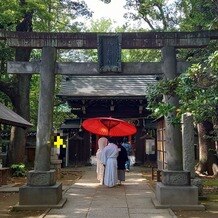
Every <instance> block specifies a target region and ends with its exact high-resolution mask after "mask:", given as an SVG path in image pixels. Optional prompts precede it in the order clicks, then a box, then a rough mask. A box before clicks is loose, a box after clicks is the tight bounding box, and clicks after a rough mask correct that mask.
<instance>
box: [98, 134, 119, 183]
mask: <svg viewBox="0 0 218 218" xmlns="http://www.w3.org/2000/svg"><path fill="white" fill-rule="evenodd" d="M108 142H109V144H108V145H107V146H106V147H105V148H104V149H103V150H102V153H101V161H102V163H103V164H104V165H105V172H104V185H106V186H108V187H113V186H115V185H117V183H118V178H117V156H118V154H119V149H118V147H117V145H116V144H115V142H116V140H115V139H114V138H109V139H108Z"/></svg>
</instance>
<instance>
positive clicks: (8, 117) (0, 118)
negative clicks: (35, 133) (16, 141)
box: [0, 103, 32, 128]
mask: <svg viewBox="0 0 218 218" xmlns="http://www.w3.org/2000/svg"><path fill="white" fill-rule="evenodd" d="M0 123H3V124H8V125H12V126H20V127H25V128H26V127H31V126H32V124H31V123H29V122H28V121H27V120H25V119H24V118H22V117H21V116H19V115H18V114H16V113H15V112H14V111H12V110H11V109H9V108H7V107H6V106H4V105H3V104H1V103H0Z"/></svg>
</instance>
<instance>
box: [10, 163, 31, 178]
mask: <svg viewBox="0 0 218 218" xmlns="http://www.w3.org/2000/svg"><path fill="white" fill-rule="evenodd" d="M11 171H12V176H16V177H18V176H20V177H24V176H26V172H27V170H26V167H25V165H24V164H23V163H19V164H12V165H11Z"/></svg>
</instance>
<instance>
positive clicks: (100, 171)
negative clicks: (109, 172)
mask: <svg viewBox="0 0 218 218" xmlns="http://www.w3.org/2000/svg"><path fill="white" fill-rule="evenodd" d="M107 143H108V140H107V138H105V137H101V138H99V140H98V150H97V152H96V161H97V167H96V173H97V180H98V181H99V182H100V184H101V185H103V180H104V165H103V164H102V162H101V154H102V150H103V149H104V148H105V146H106V145H107Z"/></svg>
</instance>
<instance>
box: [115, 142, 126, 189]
mask: <svg viewBox="0 0 218 218" xmlns="http://www.w3.org/2000/svg"><path fill="white" fill-rule="evenodd" d="M121 143H122V141H118V149H119V155H118V157H117V171H118V172H117V176H118V180H119V185H121V184H122V182H123V181H125V179H126V178H125V170H126V167H125V164H126V161H128V155H127V151H126V149H125V148H124V147H123V146H122V145H121Z"/></svg>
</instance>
